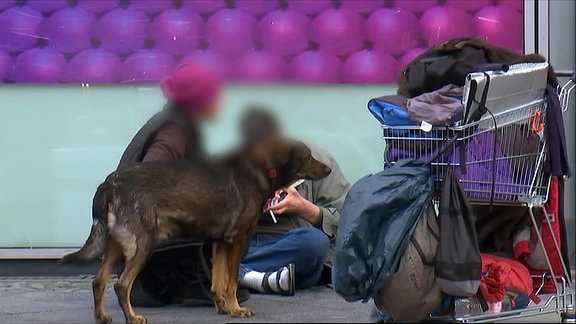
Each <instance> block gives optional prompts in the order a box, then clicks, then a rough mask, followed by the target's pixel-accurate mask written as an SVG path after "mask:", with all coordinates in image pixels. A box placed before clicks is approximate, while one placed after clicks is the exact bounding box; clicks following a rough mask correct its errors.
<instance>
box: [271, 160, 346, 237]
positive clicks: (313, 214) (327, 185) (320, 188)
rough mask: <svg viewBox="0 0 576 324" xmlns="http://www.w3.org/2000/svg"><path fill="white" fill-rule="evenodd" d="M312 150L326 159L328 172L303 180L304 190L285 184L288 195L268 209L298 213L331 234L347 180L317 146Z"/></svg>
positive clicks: (336, 224) (331, 235) (338, 214)
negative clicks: (312, 179) (308, 180)
mask: <svg viewBox="0 0 576 324" xmlns="http://www.w3.org/2000/svg"><path fill="white" fill-rule="evenodd" d="M314 151H315V153H316V154H317V155H319V156H318V158H319V160H321V161H322V162H324V163H326V165H327V166H328V167H330V168H331V169H332V172H330V174H329V175H328V176H327V177H326V178H324V179H322V180H316V181H310V182H309V183H308V184H306V183H305V184H304V185H307V190H304V191H302V194H300V192H299V191H298V190H296V189H294V188H287V189H286V192H287V193H288V195H287V196H286V197H285V198H284V199H283V200H282V201H280V202H279V203H278V204H276V205H273V206H270V207H268V209H269V210H272V211H273V212H275V213H278V214H284V213H293V214H298V215H299V216H301V217H303V218H305V219H306V220H307V221H308V222H310V223H311V224H312V225H314V226H316V227H318V228H320V229H322V230H323V231H324V233H326V234H327V235H328V236H330V237H334V236H335V235H336V231H337V229H338V221H339V220H340V214H341V209H342V204H343V203H344V198H345V197H346V193H347V192H348V188H349V187H350V183H349V182H348V180H346V178H345V177H344V175H343V174H342V171H341V170H340V166H339V165H338V163H337V162H336V161H335V160H334V158H333V157H332V156H331V155H330V154H328V153H327V152H325V151H323V150H320V149H316V150H314Z"/></svg>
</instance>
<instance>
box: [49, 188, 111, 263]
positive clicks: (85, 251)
mask: <svg viewBox="0 0 576 324" xmlns="http://www.w3.org/2000/svg"><path fill="white" fill-rule="evenodd" d="M112 192H113V190H112V184H110V183H109V182H108V181H105V182H104V183H102V184H101V185H100V186H98V190H96V194H95V195H94V200H93V201H92V219H93V223H92V229H91V230H90V235H89V236H88V239H87V240H86V243H84V246H83V247H82V248H80V250H78V251H76V252H74V253H70V254H67V255H65V256H64V257H62V260H60V262H61V263H63V264H66V263H77V264H82V263H89V262H93V261H96V260H98V259H99V258H100V256H101V255H102V251H103V250H104V244H105V240H106V235H107V229H106V224H107V214H108V204H109V203H110V201H111V200H112Z"/></svg>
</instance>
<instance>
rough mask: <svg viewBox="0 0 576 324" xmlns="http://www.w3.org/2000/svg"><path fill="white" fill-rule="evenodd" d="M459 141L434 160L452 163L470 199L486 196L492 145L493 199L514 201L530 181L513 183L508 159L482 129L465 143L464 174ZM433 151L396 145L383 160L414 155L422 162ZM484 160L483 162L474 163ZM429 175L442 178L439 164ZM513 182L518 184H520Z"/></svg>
mask: <svg viewBox="0 0 576 324" xmlns="http://www.w3.org/2000/svg"><path fill="white" fill-rule="evenodd" d="M412 141H413V140H412ZM462 144H463V143H460V144H458V145H456V146H455V147H454V148H453V149H451V150H449V151H448V152H447V153H446V154H444V155H443V156H441V157H439V158H438V159H437V160H436V161H435V162H439V163H450V164H454V170H455V173H456V175H457V176H458V178H459V179H460V181H461V183H462V186H463V187H464V190H465V191H466V193H467V194H468V197H470V198H472V199H490V193H491V190H492V175H493V171H492V170H493V163H494V162H493V161H492V160H493V150H494V145H496V158H497V160H496V162H495V168H496V181H495V186H494V189H495V196H494V199H495V200H505V201H509V200H514V199H515V198H516V196H517V194H519V193H522V192H523V190H522V189H523V188H525V186H526V185H527V183H528V182H529V181H530V180H531V179H529V178H531V177H528V179H525V180H523V182H526V183H517V182H516V181H515V180H514V170H513V168H512V166H511V165H510V163H508V161H506V160H503V159H501V158H503V157H505V156H504V153H503V152H502V149H501V148H500V146H499V145H498V143H496V142H495V138H494V135H493V133H490V132H485V133H482V134H477V135H475V136H473V137H472V138H471V139H470V140H469V141H468V142H467V143H466V148H465V151H466V161H465V162H466V174H464V173H463V171H462V168H460V166H459V162H460V145H462ZM433 155H434V152H433V151H431V150H428V151H425V150H421V151H420V152H412V151H410V150H407V149H402V148H399V147H390V148H389V149H388V154H387V160H388V161H389V162H390V161H398V160H400V159H406V158H417V159H421V160H423V161H428V160H429V159H430V158H431V157H432V156H433ZM476 161H485V162H476ZM432 174H433V176H434V177H435V178H436V179H442V167H433V168H432ZM515 184H519V185H522V187H520V186H517V185H515Z"/></svg>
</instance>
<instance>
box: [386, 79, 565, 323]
mask: <svg viewBox="0 0 576 324" xmlns="http://www.w3.org/2000/svg"><path fill="white" fill-rule="evenodd" d="M575 88H576V79H575V78H574V77H572V78H571V79H570V80H569V81H568V82H567V83H566V84H565V85H564V86H562V87H559V88H558V94H559V97H560V103H561V106H562V110H563V112H566V111H567V110H568V109H569V105H570V102H571V100H570V96H571V93H572V92H573V91H574V89H575ZM546 109H547V104H546V101H545V99H544V98H540V99H538V100H536V101H533V102H531V103H528V104H525V105H522V106H518V107H511V108H510V109H508V110H506V111H504V112H501V113H499V114H496V115H494V114H492V113H489V114H485V115H484V116H483V117H482V118H481V119H480V120H479V121H476V122H473V123H469V124H466V125H462V126H451V127H432V128H431V129H430V128H428V129H425V130H423V129H422V128H421V127H419V126H383V127H382V130H383V134H384V136H383V137H384V140H385V141H386V148H385V152H384V161H385V163H386V164H388V165H390V164H393V163H394V162H395V161H397V160H399V159H401V158H419V159H425V158H423V157H429V156H431V155H434V154H436V156H435V158H436V160H435V162H432V163H431V167H432V174H433V175H434V176H435V177H436V180H437V181H436V183H437V184H440V182H441V179H442V169H444V168H447V167H453V168H459V167H462V165H464V164H462V163H460V162H462V161H455V160H454V158H453V157H454V156H458V155H459V156H460V158H463V157H464V156H467V155H468V152H466V151H465V149H464V151H462V150H463V148H465V147H466V144H467V143H468V142H469V141H471V140H474V139H475V138H479V137H480V136H483V135H482V134H492V135H493V136H494V137H496V136H497V135H498V136H500V142H499V143H500V144H501V145H502V146H503V148H501V149H502V151H506V150H507V149H508V151H510V149H514V148H510V147H508V148H507V147H505V146H506V145H507V143H508V142H507V133H506V132H507V131H506V129H507V128H506V127H507V126H510V125H522V126H520V127H521V128H522V127H524V129H526V133H525V135H529V132H533V133H536V134H539V137H540V141H539V144H538V149H537V150H534V151H532V152H520V153H517V152H516V153H515V154H501V155H496V154H492V155H491V156H490V157H489V158H486V156H482V157H481V158H478V159H469V156H468V159H467V161H466V162H465V167H466V168H469V167H474V165H477V166H482V167H485V168H486V167H492V168H495V169H496V168H498V166H499V164H498V163H501V162H502V161H504V162H506V163H508V164H509V165H513V166H514V170H512V172H513V177H512V178H513V180H514V181H510V182H508V181H501V180H500V181H498V180H496V179H495V171H493V174H494V176H493V177H492V178H491V179H490V178H489V177H488V179H486V177H487V175H486V174H481V172H476V173H474V171H473V172H472V174H467V176H466V177H464V179H461V183H462V185H463V187H464V190H465V191H466V193H467V194H468V196H469V198H470V199H471V201H472V202H473V203H488V202H489V203H494V204H498V205H517V206H526V207H528V212H529V215H530V219H531V222H532V226H533V227H534V228H535V233H536V235H537V239H538V242H539V243H540V245H541V246H544V243H543V239H542V236H541V233H540V231H539V230H538V229H539V225H538V222H537V220H536V217H535V212H536V210H538V209H541V210H543V209H544V204H545V203H546V201H547V200H548V191H549V186H550V179H551V177H550V175H547V174H546V173H545V172H544V165H545V162H546V155H547V154H546V153H547V145H546V138H545V136H543V130H544V127H545V125H544V124H543V123H542V121H543V120H544V117H545V114H546ZM449 141H450V142H449ZM502 143H503V144H502ZM509 143H513V142H512V141H510V142H509ZM511 145H512V144H511ZM446 146H449V147H448V149H447V148H446ZM495 146H496V140H494V147H495ZM438 151H443V152H444V153H442V154H440V155H438V154H437V153H436V152H438ZM446 152H448V154H446ZM494 152H496V150H494V151H493V152H492V153H494ZM480 155H482V154H480ZM527 161H528V162H527ZM531 162H533V163H534V164H533V165H532V163H531ZM480 170H481V169H480ZM512 182H513V183H512ZM487 187H490V190H486V188H487ZM543 218H544V220H545V221H543V222H542V223H546V224H547V225H544V224H542V225H541V226H548V228H549V229H550V232H551V233H552V236H553V238H554V245H555V249H556V251H557V253H558V255H559V257H560V259H561V262H562V266H563V270H564V273H565V276H559V275H556V274H555V273H554V269H553V267H552V264H551V262H550V258H549V256H548V254H547V253H544V255H545V259H546V263H547V265H548V271H549V272H548V273H547V274H544V275H542V276H536V277H541V278H542V280H541V282H542V284H541V285H540V287H538V288H537V289H536V292H535V293H536V294H538V293H540V291H541V289H542V287H543V286H544V282H545V279H548V280H549V279H553V282H554V283H555V286H556V293H555V294H552V295H548V296H541V297H542V299H543V301H542V302H541V303H539V304H538V305H535V304H534V303H533V302H531V303H530V304H529V305H528V307H527V308H525V309H522V310H511V311H504V312H501V313H484V314H481V315H467V316H450V317H433V318H432V317H431V318H430V319H431V320H443V321H446V320H448V321H456V322H491V321H494V320H496V319H513V318H523V317H530V316H538V315H543V314H548V313H558V314H561V315H562V318H563V322H571V323H573V322H574V315H569V316H566V315H567V314H574V309H575V305H576V296H575V292H576V287H575V286H574V282H573V281H572V278H571V273H570V271H569V270H570V269H567V268H566V263H565V262H564V260H563V257H562V253H561V249H560V246H559V243H558V239H559V238H557V237H555V235H554V231H553V229H552V224H551V221H550V219H549V217H543ZM544 252H546V251H544Z"/></svg>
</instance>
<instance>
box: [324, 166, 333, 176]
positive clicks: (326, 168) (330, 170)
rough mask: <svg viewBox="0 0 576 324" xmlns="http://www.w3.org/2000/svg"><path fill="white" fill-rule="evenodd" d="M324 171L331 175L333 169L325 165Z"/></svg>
mask: <svg viewBox="0 0 576 324" xmlns="http://www.w3.org/2000/svg"><path fill="white" fill-rule="evenodd" d="M324 172H325V173H326V175H329V174H330V172H332V169H330V168H329V167H324Z"/></svg>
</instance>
